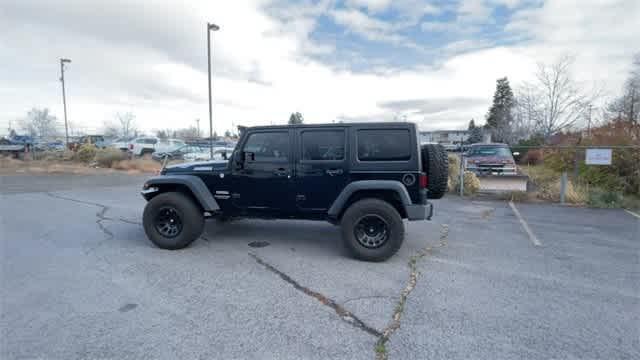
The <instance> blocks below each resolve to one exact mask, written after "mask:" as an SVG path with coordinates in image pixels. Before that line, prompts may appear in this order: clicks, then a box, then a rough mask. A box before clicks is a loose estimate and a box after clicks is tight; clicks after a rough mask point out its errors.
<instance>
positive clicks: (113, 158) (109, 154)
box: [95, 148, 127, 168]
mask: <svg viewBox="0 0 640 360" xmlns="http://www.w3.org/2000/svg"><path fill="white" fill-rule="evenodd" d="M126 155H127V154H125V153H124V152H122V151H120V150H118V149H109V148H107V149H98V150H97V151H96V155H95V160H96V162H97V163H98V166H101V167H105V168H110V167H113V165H114V164H115V163H116V162H118V161H122V160H126V158H127V156H126Z"/></svg>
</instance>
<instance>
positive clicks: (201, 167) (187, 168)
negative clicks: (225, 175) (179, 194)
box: [162, 160, 229, 174]
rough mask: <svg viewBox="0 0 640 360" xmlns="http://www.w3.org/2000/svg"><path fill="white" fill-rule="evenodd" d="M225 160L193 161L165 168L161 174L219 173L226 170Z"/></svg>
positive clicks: (226, 162)
mask: <svg viewBox="0 0 640 360" xmlns="http://www.w3.org/2000/svg"><path fill="white" fill-rule="evenodd" d="M228 163H229V162H228V161H227V160H207V161H194V162H186V163H181V164H174V165H169V166H167V167H166V168H165V169H164V171H163V172H162V173H163V174H167V173H169V174H175V173H193V172H199V171H221V170H224V169H226V168H227V164H228Z"/></svg>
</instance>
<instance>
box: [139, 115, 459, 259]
mask: <svg viewBox="0 0 640 360" xmlns="http://www.w3.org/2000/svg"><path fill="white" fill-rule="evenodd" d="M447 170H448V166H447V155H446V153H445V151H444V148H443V147H442V146H440V145H424V146H422V147H421V146H420V144H419V142H418V134H417V128H416V126H415V124H411V123H359V124H354V123H352V124H326V125H294V126H265V127H253V128H247V129H246V130H245V131H244V132H243V134H242V137H241V138H240V141H239V142H238V145H237V147H236V149H235V150H234V152H233V154H232V155H231V157H230V159H229V161H221V160H218V161H205V162H197V163H185V164H178V165H173V166H169V167H166V168H165V169H163V170H162V171H161V175H160V176H157V177H153V178H151V179H149V180H147V181H146V182H145V184H144V188H143V191H142V196H144V198H145V199H146V200H147V201H148V203H147V205H146V207H145V209H144V216H143V223H144V230H145V232H146V234H147V236H148V237H149V239H151V241H152V242H153V243H154V244H156V245H157V246H158V247H160V248H163V249H180V248H183V247H186V246H188V245H189V244H190V243H191V242H193V241H194V240H195V239H197V238H198V237H199V236H200V234H201V233H202V231H203V227H204V220H205V218H206V217H213V218H218V219H220V220H228V219H231V218H236V217H251V218H272V219H273V218H277V219H306V220H326V221H329V222H331V223H333V224H340V226H341V227H342V238H343V241H344V244H345V246H346V248H347V249H348V250H349V252H350V253H351V254H352V255H353V256H354V257H356V258H358V259H362V260H368V261H383V260H386V259H388V258H389V257H391V256H392V255H393V254H395V253H396V251H398V249H399V248H400V246H401V245H402V241H403V238H404V224H403V222H402V219H408V220H424V219H430V218H431V215H432V212H433V206H432V204H430V203H429V202H428V201H427V198H432V199H433V198H440V197H442V196H443V195H444V192H445V191H446V187H447Z"/></svg>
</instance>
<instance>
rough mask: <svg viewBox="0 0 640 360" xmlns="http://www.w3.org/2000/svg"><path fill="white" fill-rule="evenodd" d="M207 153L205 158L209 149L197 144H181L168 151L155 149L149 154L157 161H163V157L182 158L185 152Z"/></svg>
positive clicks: (170, 158)
mask: <svg viewBox="0 0 640 360" xmlns="http://www.w3.org/2000/svg"><path fill="white" fill-rule="evenodd" d="M192 153H197V154H204V153H206V154H207V158H208V157H209V151H208V150H207V149H205V148H203V147H201V146H198V145H183V146H180V147H178V148H176V149H173V150H170V151H156V152H154V153H153V155H152V156H151V158H152V159H154V160H157V161H163V160H164V158H165V157H166V158H168V159H169V160H184V156H185V155H186V154H192Z"/></svg>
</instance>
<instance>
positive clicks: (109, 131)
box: [103, 124, 120, 138]
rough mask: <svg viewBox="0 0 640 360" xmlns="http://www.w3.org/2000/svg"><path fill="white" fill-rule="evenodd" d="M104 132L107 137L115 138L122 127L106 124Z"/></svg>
mask: <svg viewBox="0 0 640 360" xmlns="http://www.w3.org/2000/svg"><path fill="white" fill-rule="evenodd" d="M103 134H104V136H107V137H113V138H115V137H119V136H120V128H119V127H118V126H116V125H113V124H105V125H104V131H103Z"/></svg>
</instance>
